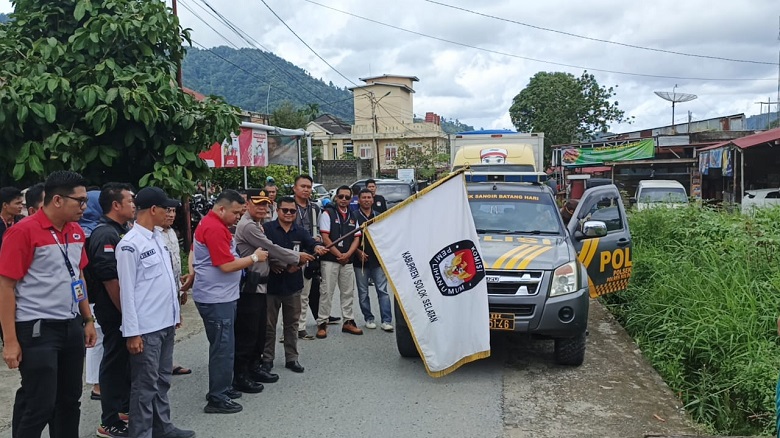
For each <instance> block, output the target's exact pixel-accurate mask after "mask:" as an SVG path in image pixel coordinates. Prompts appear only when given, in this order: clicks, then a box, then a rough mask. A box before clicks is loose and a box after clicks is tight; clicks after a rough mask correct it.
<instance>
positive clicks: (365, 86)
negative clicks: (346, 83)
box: [347, 82, 414, 93]
mask: <svg viewBox="0 0 780 438" xmlns="http://www.w3.org/2000/svg"><path fill="white" fill-rule="evenodd" d="M377 85H384V86H386V87H398V88H403V89H404V90H406V91H408V92H410V93H414V89H413V88H409V87H407V86H406V85H404V84H394V83H392V82H372V83H370V84H366V85H358V86H356V87H350V88H347V89H348V90H350V91H354V90H358V89H361V88H371V87H374V86H377Z"/></svg>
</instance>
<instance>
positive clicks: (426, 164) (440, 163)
mask: <svg viewBox="0 0 780 438" xmlns="http://www.w3.org/2000/svg"><path fill="white" fill-rule="evenodd" d="M449 162H450V156H449V155H448V154H445V153H443V152H442V151H441V150H439V148H437V147H434V146H433V145H430V144H426V145H424V146H410V145H409V144H407V143H405V142H402V143H401V144H400V145H399V146H398V151H397V152H396V156H395V159H394V160H393V164H394V165H395V167H396V169H414V171H415V174H416V175H417V177H418V178H423V179H426V180H431V179H435V177H436V176H438V174H439V173H441V171H442V170H443V169H446V168H447V166H448V165H449Z"/></svg>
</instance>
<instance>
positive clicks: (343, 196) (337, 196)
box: [336, 195, 352, 199]
mask: <svg viewBox="0 0 780 438" xmlns="http://www.w3.org/2000/svg"><path fill="white" fill-rule="evenodd" d="M336 198H338V199H350V198H352V196H349V195H336Z"/></svg>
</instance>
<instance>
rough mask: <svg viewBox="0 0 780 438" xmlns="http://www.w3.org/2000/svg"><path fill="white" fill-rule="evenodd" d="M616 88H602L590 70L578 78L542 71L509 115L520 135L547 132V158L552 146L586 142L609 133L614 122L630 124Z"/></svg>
mask: <svg viewBox="0 0 780 438" xmlns="http://www.w3.org/2000/svg"><path fill="white" fill-rule="evenodd" d="M616 87H617V85H616V86H615V87H609V88H606V87H603V86H600V85H599V83H598V81H596V78H595V76H593V75H592V74H589V73H588V72H587V71H586V72H584V73H583V74H582V76H580V77H579V78H576V77H574V76H573V75H571V74H569V73H561V72H555V73H548V72H539V73H537V74H535V75H534V76H533V77H532V78H531V81H530V82H529V83H528V85H527V86H526V87H525V88H524V89H523V90H522V91H520V93H519V94H518V95H517V96H515V97H514V99H513V100H512V106H511V107H510V108H509V116H510V117H511V119H512V123H513V124H514V125H515V127H516V128H517V130H518V131H520V132H544V136H545V139H546V140H548V141H549V144H547V143H546V144H545V157H549V156H550V153H549V146H550V145H554V144H567V143H573V142H576V141H580V140H587V139H590V138H592V137H593V135H594V134H595V133H597V132H607V131H608V130H609V125H610V123H611V122H618V123H620V122H629V123H630V122H631V119H633V118H626V117H625V112H624V111H622V110H620V109H619V108H618V102H617V101H614V102H612V101H610V99H612V97H613V96H614V95H615V90H614V88H616Z"/></svg>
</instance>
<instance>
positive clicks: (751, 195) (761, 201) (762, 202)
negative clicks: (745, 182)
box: [742, 189, 780, 214]
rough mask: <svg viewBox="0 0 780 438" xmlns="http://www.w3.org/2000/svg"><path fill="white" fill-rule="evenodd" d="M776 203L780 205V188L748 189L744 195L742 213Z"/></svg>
mask: <svg viewBox="0 0 780 438" xmlns="http://www.w3.org/2000/svg"><path fill="white" fill-rule="evenodd" d="M776 205H780V189H756V190H747V191H745V196H743V197H742V213H745V214H749V213H750V212H751V211H752V210H754V209H756V208H762V207H773V206H776Z"/></svg>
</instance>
